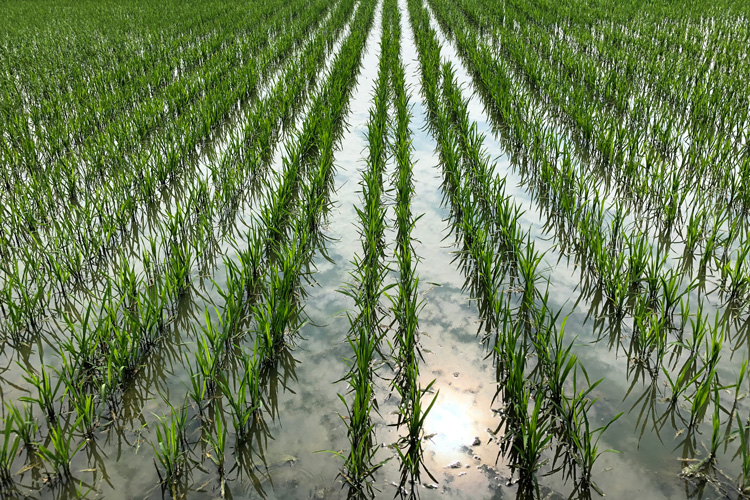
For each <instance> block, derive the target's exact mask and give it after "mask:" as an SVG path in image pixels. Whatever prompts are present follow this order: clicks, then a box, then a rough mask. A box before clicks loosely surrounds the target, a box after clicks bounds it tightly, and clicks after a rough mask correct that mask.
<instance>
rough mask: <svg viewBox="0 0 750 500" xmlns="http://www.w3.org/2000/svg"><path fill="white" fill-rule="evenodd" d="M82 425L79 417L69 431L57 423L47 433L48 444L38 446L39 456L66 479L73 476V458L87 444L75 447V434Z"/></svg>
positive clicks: (83, 442) (82, 443) (81, 443)
mask: <svg viewBox="0 0 750 500" xmlns="http://www.w3.org/2000/svg"><path fill="white" fill-rule="evenodd" d="M80 425H81V417H78V418H77V419H76V420H75V422H74V423H73V424H72V425H71V426H70V427H69V428H68V429H63V428H62V425H61V423H60V422H59V421H55V423H54V424H52V425H50V427H49V429H48V431H47V439H48V443H45V444H42V443H39V445H38V453H39V455H40V456H41V457H42V458H43V459H44V460H46V461H47V462H49V463H50V464H51V465H52V466H53V467H54V469H55V470H56V471H57V472H58V473H59V474H61V475H62V476H63V477H65V478H69V477H70V476H71V474H70V462H71V461H72V460H73V457H74V456H75V454H76V453H78V451H79V450H80V449H81V448H83V446H84V445H85V444H86V442H85V441H81V442H80V443H78V444H77V445H74V441H73V440H74V439H75V433H76V431H77V430H78V428H79V427H80Z"/></svg>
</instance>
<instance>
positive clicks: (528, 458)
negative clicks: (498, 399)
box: [511, 389, 552, 496]
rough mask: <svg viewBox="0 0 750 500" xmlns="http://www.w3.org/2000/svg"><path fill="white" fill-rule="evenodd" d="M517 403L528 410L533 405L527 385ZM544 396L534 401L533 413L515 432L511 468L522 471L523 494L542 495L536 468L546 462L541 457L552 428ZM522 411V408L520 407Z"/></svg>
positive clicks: (521, 489)
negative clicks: (546, 413)
mask: <svg viewBox="0 0 750 500" xmlns="http://www.w3.org/2000/svg"><path fill="white" fill-rule="evenodd" d="M514 404H518V405H520V406H521V407H522V408H524V409H523V410H522V411H523V412H524V413H525V412H527V411H528V410H526V409H525V408H528V407H529V405H530V394H529V391H528V389H527V390H525V391H524V393H523V396H522V397H521V399H520V400H519V401H518V402H517V403H514ZM542 404H543V401H542V398H536V400H535V401H534V406H533V410H532V412H531V415H530V416H529V417H528V418H527V419H526V420H525V422H524V424H523V425H520V426H518V427H517V428H516V429H515V430H514V431H513V432H514V436H513V453H512V454H511V456H512V462H511V463H512V468H515V469H517V470H518V473H519V485H518V488H519V492H524V494H532V495H533V494H534V493H536V495H537V496H539V495H540V491H539V481H538V479H537V476H536V473H537V471H538V470H539V469H540V468H541V467H542V466H544V465H545V464H546V463H547V462H548V460H546V459H545V460H542V458H541V454H542V451H544V449H546V448H547V447H548V446H549V445H550V443H551V441H552V435H551V434H550V432H549V430H550V428H549V425H550V424H549V422H548V420H547V418H546V417H545V415H544V413H543V410H542ZM519 411H520V410H519Z"/></svg>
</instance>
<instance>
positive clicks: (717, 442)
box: [708, 389, 724, 463]
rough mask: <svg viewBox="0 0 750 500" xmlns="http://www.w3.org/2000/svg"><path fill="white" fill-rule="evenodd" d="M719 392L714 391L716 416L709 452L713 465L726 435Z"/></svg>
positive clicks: (713, 419)
mask: <svg viewBox="0 0 750 500" xmlns="http://www.w3.org/2000/svg"><path fill="white" fill-rule="evenodd" d="M719 405H720V401H719V391H718V389H714V414H713V418H712V420H711V423H712V426H711V449H710V451H709V455H708V456H709V460H710V461H711V462H712V463H715V462H716V454H717V453H718V451H719V447H721V444H722V443H723V442H724V435H723V433H722V432H721V418H720V417H719Z"/></svg>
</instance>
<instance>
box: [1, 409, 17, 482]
mask: <svg viewBox="0 0 750 500" xmlns="http://www.w3.org/2000/svg"><path fill="white" fill-rule="evenodd" d="M3 423H4V426H3V428H2V441H3V442H2V447H0V485H2V489H4V488H5V487H7V486H8V485H9V484H11V483H12V481H13V475H12V474H11V471H10V468H11V467H12V466H13V461H14V460H15V458H16V455H18V450H19V447H20V446H21V438H20V437H19V435H18V434H17V433H16V432H15V431H14V423H13V419H11V418H10V417H8V418H5V419H4V422H3Z"/></svg>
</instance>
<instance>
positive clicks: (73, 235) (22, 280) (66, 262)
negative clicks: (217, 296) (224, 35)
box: [3, 3, 325, 334]
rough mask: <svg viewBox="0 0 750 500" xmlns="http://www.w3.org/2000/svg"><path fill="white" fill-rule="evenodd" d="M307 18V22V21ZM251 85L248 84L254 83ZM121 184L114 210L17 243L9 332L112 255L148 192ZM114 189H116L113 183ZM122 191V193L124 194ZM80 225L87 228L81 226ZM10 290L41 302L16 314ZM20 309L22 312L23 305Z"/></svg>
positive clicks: (9, 279) (222, 98)
mask: <svg viewBox="0 0 750 500" xmlns="http://www.w3.org/2000/svg"><path fill="white" fill-rule="evenodd" d="M324 7H325V5H324V4H323V3H321V4H319V8H321V9H323V8H324ZM305 22H306V23H307V21H305ZM310 26H311V24H310V23H307V25H304V24H303V25H302V27H303V28H305V29H306V28H309V27H310ZM297 34H301V33H297ZM294 35H295V33H293V32H291V31H290V33H289V36H288V37H287V38H286V39H285V40H286V43H285V44H277V45H274V50H282V51H284V50H286V51H288V50H290V49H291V48H292V46H293V44H294V43H295V41H294V37H293V36H294ZM269 50H271V49H269ZM250 71H251V74H254V75H255V76H254V77H253V79H252V80H250V81H251V82H257V81H258V78H259V75H260V74H258V73H254V70H252V68H251V69H250ZM240 73H242V71H236V74H237V75H239V76H238V77H243V76H244V77H247V75H240ZM246 84H247V82H246ZM250 85H251V86H252V85H253V84H250ZM219 90H221V89H219ZM213 96H214V98H216V99H219V101H218V102H222V103H224V106H225V107H226V109H227V110H228V109H230V107H231V106H233V105H234V102H233V101H231V99H230V98H227V95H226V94H222V93H221V92H219V91H217V93H216V94H214V95H213ZM210 98H211V96H207V100H206V101H205V102H211V101H210V100H209V99H210ZM201 108H204V109H207V110H214V109H215V105H208V104H205V105H201ZM209 112H210V111H209ZM183 125H184V124H183ZM171 147H174V146H171ZM188 150H189V148H188ZM186 154H187V153H186ZM178 158H181V160H179V161H180V162H182V163H186V162H187V157H185V156H178ZM173 168H177V165H176V164H175V165H173V166H172V167H170V170H172V169H173ZM172 172H173V173H172V174H170V176H169V177H170V178H173V176H174V177H176V176H177V171H176V170H172ZM127 175H129V176H133V175H136V176H137V175H138V173H137V171H134V172H132V173H129V174H127ZM147 175H151V174H147ZM164 181H165V182H166V181H167V179H164ZM121 186H122V187H121V188H120V190H118V191H113V192H112V193H110V194H111V196H110V198H111V199H112V200H118V199H119V200H120V201H122V204H121V205H120V208H119V209H118V210H116V211H112V210H110V209H109V207H108V205H107V204H104V205H100V206H98V207H96V208H95V209H94V210H87V211H86V214H87V215H85V216H84V217H85V218H86V219H87V220H86V221H81V220H79V219H78V216H80V212H78V214H77V215H76V214H75V213H74V214H72V215H71V216H70V217H65V218H63V219H62V220H60V221H57V222H56V224H55V225H56V228H57V231H56V233H57V234H58V235H65V236H62V237H60V238H58V237H57V236H53V237H52V239H51V240H50V241H49V243H47V242H43V241H38V244H36V245H32V246H31V248H28V247H26V246H20V247H19V249H21V248H22V249H23V252H24V254H25V255H24V259H23V265H22V266H8V267H7V268H6V269H7V270H6V272H5V274H6V276H5V277H6V284H7V286H6V287H5V289H4V290H3V291H4V293H3V296H4V297H7V299H8V300H7V301H5V302H6V304H5V305H6V306H7V307H8V308H9V309H10V310H11V313H9V314H8V316H9V318H10V319H11V320H12V319H13V318H16V317H20V318H19V319H20V322H15V321H14V322H12V323H13V324H9V326H10V327H11V328H10V332H11V334H12V333H13V332H14V331H19V330H20V331H23V330H25V329H26V328H27V327H28V324H29V323H30V322H31V321H33V320H34V319H33V318H28V317H27V316H28V315H29V314H33V315H35V316H36V317H37V318H38V317H39V316H41V315H42V314H44V312H45V309H46V308H47V307H46V306H47V305H48V303H49V301H50V296H49V294H50V292H51V290H50V288H51V287H56V288H58V290H59V293H60V294H62V295H64V294H65V291H66V288H67V289H70V288H71V287H72V286H76V285H82V284H83V282H84V281H85V280H86V273H85V268H86V267H88V266H89V265H90V263H95V262H99V261H102V260H105V259H107V258H110V257H111V256H110V254H109V252H108V249H109V248H112V247H113V246H114V245H116V244H118V243H119V242H120V241H121V239H122V235H123V233H124V232H125V231H126V228H129V227H130V226H131V225H132V224H133V221H134V217H135V215H136V211H137V210H138V207H139V205H140V203H139V201H138V200H139V199H144V200H145V199H147V197H145V196H144V195H143V191H142V190H140V189H136V190H134V191H133V192H131V190H130V189H129V188H126V187H124V186H127V183H124V184H123V185H121ZM155 187H156V186H152V188H154V189H155ZM112 189H115V187H113V188H112ZM154 192H155V191H154ZM115 193H119V194H115ZM125 193H127V194H125ZM138 193H140V194H141V196H139V194H138ZM123 197H124V198H125V199H123ZM107 203H109V202H107ZM95 221H96V222H95ZM81 228H88V229H87V230H82V229H81ZM45 243H47V244H45ZM37 252H39V253H40V255H41V257H37V255H36V254H37ZM45 278H46V279H49V280H50V281H51V283H50V284H46V283H44V282H42V283H39V285H38V286H36V289H35V290H34V291H33V295H32V292H31V291H30V290H29V288H30V287H31V288H32V289H33V288H34V285H35V283H34V281H35V280H40V281H41V280H44V279H45ZM29 282H31V283H29ZM10 284H13V285H14V286H13V287H12V288H11V287H10V286H9V285H10ZM14 295H20V296H23V295H28V296H30V297H35V298H38V301H37V302H41V303H37V304H35V307H34V309H30V310H31V311H32V312H31V313H29V314H20V313H19V314H14V312H15V311H13V309H14V302H13V301H12V300H10V299H11V298H12V297H14ZM21 312H23V310H22V311H21ZM9 323H11V322H9ZM15 323H18V324H15Z"/></svg>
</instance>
